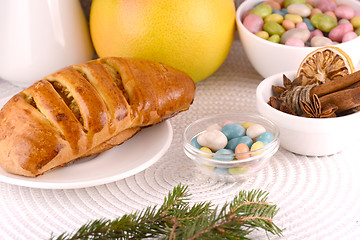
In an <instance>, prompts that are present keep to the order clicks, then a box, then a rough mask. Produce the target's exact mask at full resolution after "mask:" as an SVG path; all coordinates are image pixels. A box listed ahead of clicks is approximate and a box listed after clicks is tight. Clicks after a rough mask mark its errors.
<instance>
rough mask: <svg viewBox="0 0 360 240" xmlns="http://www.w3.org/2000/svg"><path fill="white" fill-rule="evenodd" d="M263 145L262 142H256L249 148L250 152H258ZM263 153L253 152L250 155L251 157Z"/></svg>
mask: <svg viewBox="0 0 360 240" xmlns="http://www.w3.org/2000/svg"><path fill="white" fill-rule="evenodd" d="M264 146H265V145H264V143H263V142H260V141H257V142H255V143H254V144H253V145H252V146H251V149H250V151H256V150H259V149H261V148H263V147H264ZM261 153H263V151H258V152H254V153H252V154H251V156H257V155H259V154H261Z"/></svg>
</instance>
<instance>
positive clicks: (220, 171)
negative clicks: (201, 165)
mask: <svg viewBox="0 0 360 240" xmlns="http://www.w3.org/2000/svg"><path fill="white" fill-rule="evenodd" d="M214 172H216V173H217V174H220V175H226V174H228V173H229V172H228V170H227V168H222V167H216V168H214Z"/></svg>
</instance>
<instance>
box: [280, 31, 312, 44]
mask: <svg viewBox="0 0 360 240" xmlns="http://www.w3.org/2000/svg"><path fill="white" fill-rule="evenodd" d="M290 38H297V39H300V40H301V41H302V42H306V41H307V40H308V39H309V38H310V31H309V30H308V29H304V28H294V29H290V30H289V31H287V32H285V33H284V34H283V35H282V36H281V39H280V43H285V42H286V41H287V40H288V39H290Z"/></svg>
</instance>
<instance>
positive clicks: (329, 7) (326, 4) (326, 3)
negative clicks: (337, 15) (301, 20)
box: [315, 0, 336, 12]
mask: <svg viewBox="0 0 360 240" xmlns="http://www.w3.org/2000/svg"><path fill="white" fill-rule="evenodd" d="M315 7H317V8H319V9H321V11H322V12H327V11H332V12H333V11H335V9H336V3H334V2H333V1H331V0H318V1H317V3H316V4H315Z"/></svg>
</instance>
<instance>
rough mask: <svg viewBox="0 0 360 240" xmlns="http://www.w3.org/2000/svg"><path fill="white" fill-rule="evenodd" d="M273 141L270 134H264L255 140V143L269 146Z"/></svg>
mask: <svg viewBox="0 0 360 240" xmlns="http://www.w3.org/2000/svg"><path fill="white" fill-rule="evenodd" d="M273 139H274V135H273V134H272V133H271V132H264V133H262V134H261V135H260V136H259V137H258V138H257V139H256V141H260V142H262V143H263V144H264V145H266V144H269V143H270V142H271V141H272V140H273Z"/></svg>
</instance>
